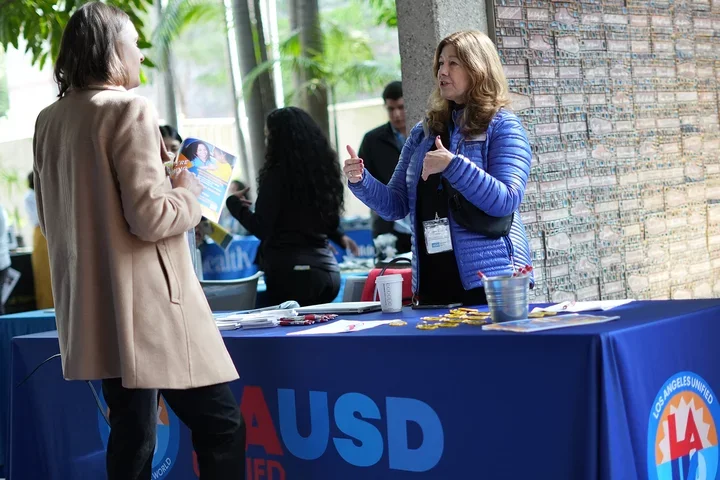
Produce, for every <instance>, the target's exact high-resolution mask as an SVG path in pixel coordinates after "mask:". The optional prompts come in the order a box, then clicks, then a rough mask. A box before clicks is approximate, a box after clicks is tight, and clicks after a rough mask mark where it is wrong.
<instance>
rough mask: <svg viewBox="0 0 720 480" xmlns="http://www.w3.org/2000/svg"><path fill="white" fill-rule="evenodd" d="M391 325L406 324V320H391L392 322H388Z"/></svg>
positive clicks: (402, 325)
mask: <svg viewBox="0 0 720 480" xmlns="http://www.w3.org/2000/svg"><path fill="white" fill-rule="evenodd" d="M388 325H390V326H391V327H404V326H405V325H407V322H406V321H404V320H393V321H392V322H390V323H388Z"/></svg>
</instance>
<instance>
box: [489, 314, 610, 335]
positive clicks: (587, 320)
mask: <svg viewBox="0 0 720 480" xmlns="http://www.w3.org/2000/svg"><path fill="white" fill-rule="evenodd" d="M618 318H620V317H617V316H615V317H601V316H595V315H577V314H573V315H560V316H554V317H544V318H530V319H526V320H515V321H512V322H503V323H492V324H490V325H483V327H482V329H483V330H495V331H500V332H519V333H531V332H542V331H544V330H554V329H556V328H566V327H577V326H580V325H592V324H595V323H605V322H610V321H612V320H617V319H618Z"/></svg>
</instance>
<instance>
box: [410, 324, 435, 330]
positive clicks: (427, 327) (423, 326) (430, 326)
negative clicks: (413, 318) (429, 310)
mask: <svg viewBox="0 0 720 480" xmlns="http://www.w3.org/2000/svg"><path fill="white" fill-rule="evenodd" d="M415 328H417V329H418V330H436V329H437V328H438V326H437V324H435V325H433V324H429V323H418V324H417V325H415Z"/></svg>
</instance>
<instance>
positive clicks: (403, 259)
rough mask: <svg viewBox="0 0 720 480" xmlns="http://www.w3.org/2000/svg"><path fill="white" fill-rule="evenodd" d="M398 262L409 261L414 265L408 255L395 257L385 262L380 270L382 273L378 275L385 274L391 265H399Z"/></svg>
mask: <svg viewBox="0 0 720 480" xmlns="http://www.w3.org/2000/svg"><path fill="white" fill-rule="evenodd" d="M398 263H409V264H411V265H412V261H411V260H410V259H409V258H407V257H395V258H393V259H392V260H390V261H389V262H388V263H386V264H385V266H384V267H383V268H382V270H380V274H379V275H378V277H381V276H383V275H385V270H387V269H388V267H390V266H391V265H397V264H398Z"/></svg>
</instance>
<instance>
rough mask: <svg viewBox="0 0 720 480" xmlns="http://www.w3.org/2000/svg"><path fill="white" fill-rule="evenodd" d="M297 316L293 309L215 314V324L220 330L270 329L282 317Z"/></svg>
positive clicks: (276, 324)
mask: <svg viewBox="0 0 720 480" xmlns="http://www.w3.org/2000/svg"><path fill="white" fill-rule="evenodd" d="M293 315H297V313H296V311H295V309H290V310H266V311H263V312H255V313H240V312H234V313H217V314H215V313H214V314H213V316H214V317H215V324H216V325H217V326H218V328H219V329H220V330H237V329H238V328H243V329H245V330H249V329H253V328H271V327H277V326H278V321H279V320H280V319H281V318H282V317H286V316H293Z"/></svg>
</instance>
